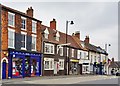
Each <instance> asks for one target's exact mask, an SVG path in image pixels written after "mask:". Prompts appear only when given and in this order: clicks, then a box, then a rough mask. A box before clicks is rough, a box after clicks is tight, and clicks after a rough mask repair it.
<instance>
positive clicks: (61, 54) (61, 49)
mask: <svg viewBox="0 0 120 86" xmlns="http://www.w3.org/2000/svg"><path fill="white" fill-rule="evenodd" d="M59 50H60V56H63V47H60V48H59Z"/></svg>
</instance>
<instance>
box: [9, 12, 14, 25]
mask: <svg viewBox="0 0 120 86" xmlns="http://www.w3.org/2000/svg"><path fill="white" fill-rule="evenodd" d="M9 15H12V16H13V25H10V24H9ZM8 26H11V27H15V14H14V13H11V12H8Z"/></svg>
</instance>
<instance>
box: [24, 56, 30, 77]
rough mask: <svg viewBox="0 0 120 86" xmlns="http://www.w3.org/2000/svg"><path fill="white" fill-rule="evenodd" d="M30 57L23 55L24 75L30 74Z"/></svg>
mask: <svg viewBox="0 0 120 86" xmlns="http://www.w3.org/2000/svg"><path fill="white" fill-rule="evenodd" d="M30 69H31V68H30V57H29V56H26V57H25V77H30V76H31V70H30Z"/></svg>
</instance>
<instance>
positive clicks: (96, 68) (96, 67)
mask: <svg viewBox="0 0 120 86" xmlns="http://www.w3.org/2000/svg"><path fill="white" fill-rule="evenodd" d="M93 73H94V74H98V75H103V74H104V65H103V64H102V62H100V63H96V62H94V64H93Z"/></svg>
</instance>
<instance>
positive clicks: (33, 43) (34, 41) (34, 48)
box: [32, 35, 36, 51]
mask: <svg viewBox="0 0 120 86" xmlns="http://www.w3.org/2000/svg"><path fill="white" fill-rule="evenodd" d="M32 51H36V35H32Z"/></svg>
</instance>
